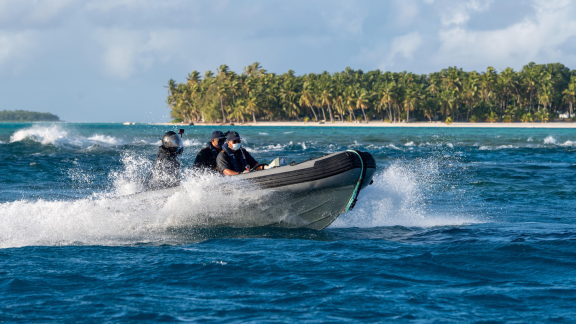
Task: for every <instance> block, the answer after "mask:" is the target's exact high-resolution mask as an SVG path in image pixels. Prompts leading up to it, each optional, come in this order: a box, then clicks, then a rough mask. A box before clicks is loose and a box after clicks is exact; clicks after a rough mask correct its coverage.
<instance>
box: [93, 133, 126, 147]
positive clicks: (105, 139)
mask: <svg viewBox="0 0 576 324" xmlns="http://www.w3.org/2000/svg"><path fill="white" fill-rule="evenodd" d="M88 140H90V141H93V142H98V143H103V144H108V145H119V144H122V141H121V140H119V139H117V138H115V137H112V136H108V135H98V134H96V135H93V136H91V137H88Z"/></svg>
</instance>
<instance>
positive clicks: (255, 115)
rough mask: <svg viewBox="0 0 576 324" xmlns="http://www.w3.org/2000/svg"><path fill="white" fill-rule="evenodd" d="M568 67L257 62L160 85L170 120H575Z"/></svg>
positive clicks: (575, 96) (574, 82) (574, 74)
mask: <svg viewBox="0 0 576 324" xmlns="http://www.w3.org/2000/svg"><path fill="white" fill-rule="evenodd" d="M575 100H576V70H570V69H569V68H567V67H566V66H564V65H563V64H560V63H552V64H536V63H533V62H532V63H529V64H527V65H525V66H524V67H523V68H522V70H521V71H514V70H513V69H512V68H506V69H504V70H503V71H501V72H498V71H496V70H495V69H494V68H493V67H488V68H487V69H486V71H482V72H476V71H471V72H467V71H463V70H462V69H461V68H457V67H450V68H447V69H443V70H441V71H440V72H434V73H430V74H428V75H426V74H414V73H410V72H400V73H397V72H383V71H380V70H375V71H369V72H364V71H362V70H353V69H351V68H346V69H345V70H344V71H342V72H336V73H333V74H330V73H328V72H323V73H321V74H314V73H310V74H305V75H301V76H297V75H295V73H294V71H292V70H289V71H288V72H286V73H283V74H275V73H268V72H267V71H266V70H265V69H263V68H262V66H261V65H260V64H259V63H257V62H256V63H254V64H252V65H249V66H247V67H245V68H244V70H243V72H242V73H240V74H238V73H235V72H233V71H230V69H229V67H228V66H227V65H221V66H220V67H219V69H218V70H217V71H216V73H213V72H212V71H206V73H205V74H204V76H201V75H200V73H199V72H198V71H193V72H191V73H190V74H188V76H187V78H186V82H185V83H178V84H177V83H176V81H174V80H172V79H171V80H170V81H169V82H168V99H167V107H169V108H170V109H171V116H172V118H173V122H177V123H180V122H182V123H198V122H200V123H229V122H238V123H245V122H247V121H251V122H252V123H257V122H259V121H261V122H270V121H284V122H286V121H304V122H308V121H313V122H323V121H325V122H326V123H345V122H355V123H359V122H363V123H368V122H369V121H383V122H387V123H400V122H403V123H409V122H415V121H430V122H431V121H439V122H444V123H447V124H450V123H452V122H457V121H460V122H472V123H477V122H490V123H494V122H504V123H512V122H525V123H531V122H535V121H536V122H541V123H546V122H548V121H553V120H554V121H566V122H571V121H576V118H575V117H574V115H573V105H574V102H575Z"/></svg>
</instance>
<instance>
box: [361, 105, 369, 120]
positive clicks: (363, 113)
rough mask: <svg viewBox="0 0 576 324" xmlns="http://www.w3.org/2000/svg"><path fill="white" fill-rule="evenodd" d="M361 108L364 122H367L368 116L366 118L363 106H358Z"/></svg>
mask: <svg viewBox="0 0 576 324" xmlns="http://www.w3.org/2000/svg"><path fill="white" fill-rule="evenodd" d="M360 108H361V109H362V115H364V121H365V122H366V124H368V118H366V113H365V112H364V108H363V107H360Z"/></svg>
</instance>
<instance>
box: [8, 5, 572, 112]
mask: <svg viewBox="0 0 576 324" xmlns="http://www.w3.org/2000/svg"><path fill="white" fill-rule="evenodd" d="M256 61H257V62H260V63H261V64H262V66H263V67H264V68H265V69H267V70H268V71H270V72H276V73H282V72H285V71H287V70H288V69H293V70H294V71H295V72H296V74H304V73H309V72H322V71H325V70H326V71H329V72H335V71H342V70H344V69H345V68H346V67H347V66H349V67H351V68H353V69H363V70H365V71H368V70H373V69H381V70H388V71H404V70H406V71H412V72H415V73H429V72H433V71H438V70H440V69H442V68H445V67H448V66H458V67H462V68H464V69H465V70H477V71H482V70H485V69H486V67H487V66H493V67H495V68H496V69H497V70H502V69H504V68H506V67H512V68H514V69H516V70H518V69H521V68H522V66H523V65H525V64H526V63H528V62H531V61H534V62H536V63H551V62H561V63H564V64H565V65H567V66H568V67H570V68H572V69H575V68H576V1H570V0H558V1H554V0H547V1H530V0H502V1H497V0H494V1H480V0H397V1H394V0H354V1H352V0H350V1H339V0H307V1H300V0H291V1H275V0H261V1H257V0H243V1H240V0H236V1H231V0H230V1H223V0H211V1H193V0H158V1H149V0H99V1H90V0H84V1H80V0H0V110H4V109H7V110H13V109H25V110H33V111H49V112H52V113H55V114H57V115H59V116H60V118H61V119H64V120H66V121H88V122H123V121H133V122H161V121H168V120H169V117H168V109H165V107H166V104H165V99H166V88H164V85H166V84H167V81H168V80H169V79H170V78H173V79H175V80H177V81H179V82H183V81H185V76H186V75H187V74H188V73H189V72H191V71H192V70H198V71H201V72H202V73H203V72H204V71H206V70H215V69H216V68H217V67H218V66H219V65H221V64H228V65H229V66H230V67H231V68H232V69H233V70H235V71H237V72H240V71H242V68H243V67H245V66H247V65H249V64H251V63H253V62H256Z"/></svg>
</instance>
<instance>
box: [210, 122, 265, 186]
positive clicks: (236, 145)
mask: <svg viewBox="0 0 576 324" xmlns="http://www.w3.org/2000/svg"><path fill="white" fill-rule="evenodd" d="M216 163H217V164H218V171H220V172H222V173H223V174H224V175H227V176H231V175H237V174H240V173H246V172H249V171H250V170H263V169H265V167H266V164H260V163H258V161H256V160H255V159H254V158H253V157H252V155H250V153H248V152H247V151H246V150H245V149H243V148H242V139H241V138H240V135H239V134H238V133H237V132H229V133H228V135H227V136H226V144H224V145H222V152H220V154H218V158H217V160H216Z"/></svg>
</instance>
